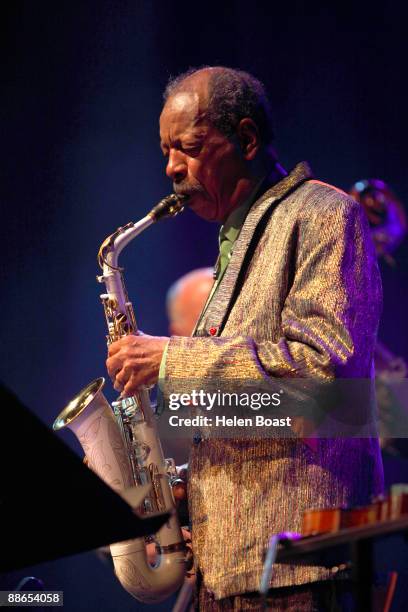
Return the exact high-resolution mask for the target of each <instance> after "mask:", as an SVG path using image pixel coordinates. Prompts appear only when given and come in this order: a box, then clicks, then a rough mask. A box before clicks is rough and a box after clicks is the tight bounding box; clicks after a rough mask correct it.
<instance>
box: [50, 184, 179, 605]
mask: <svg viewBox="0 0 408 612" xmlns="http://www.w3.org/2000/svg"><path fill="white" fill-rule="evenodd" d="M182 209H183V198H182V197H179V196H176V195H174V194H172V195H170V196H167V198H164V199H163V200H162V201H161V202H159V204H158V205H157V206H155V207H154V208H153V209H152V210H151V211H150V212H149V214H148V215H146V217H144V218H143V219H141V220H140V221H138V222H137V223H128V224H127V225H125V226H124V227H120V228H119V229H118V230H116V232H114V233H113V234H112V235H111V236H109V237H108V238H107V239H106V240H105V241H104V242H103V244H102V245H101V248H100V250H99V254H98V262H99V265H100V267H101V268H102V275H101V276H99V277H97V280H98V281H99V282H101V283H104V284H105V287H106V293H104V294H102V295H101V301H102V305H103V308H104V311H105V317H106V323H107V327H108V335H107V341H108V344H110V343H111V342H114V341H116V340H118V339H120V338H122V337H123V336H125V335H128V334H132V333H137V325H136V318H135V315H134V311H133V306H132V304H131V302H130V301H129V298H128V295H127V291H126V287H125V284H124V280H123V270H122V269H121V268H120V267H119V266H118V258H119V254H120V253H121V251H122V250H123V249H124V248H125V246H127V244H128V243H129V242H130V241H131V240H133V239H134V238H135V237H136V236H137V235H138V234H140V233H141V232H143V231H144V230H145V229H147V228H148V227H149V226H150V225H152V224H153V223H154V222H155V221H157V220H159V219H161V218H164V217H167V216H174V215H176V214H177V213H178V212H180V211H181V210H182ZM103 385H104V379H103V378H99V379H97V380H95V381H93V382H92V383H90V384H89V385H88V386H87V387H86V388H85V389H83V390H82V391H81V392H80V393H79V394H78V395H77V396H76V397H75V398H74V399H73V400H72V401H71V402H70V403H69V404H68V406H67V407H66V408H65V409H64V410H63V411H62V412H61V413H60V415H59V416H58V417H57V419H56V420H55V422H54V425H53V427H54V429H55V430H59V429H61V428H63V427H69V428H70V429H71V430H72V431H73V432H74V433H75V435H76V436H77V438H78V440H79V442H80V443H81V446H82V448H83V450H84V452H85V455H86V456H87V459H88V465H89V467H90V468H91V469H93V470H94V471H95V472H96V474H98V476H99V477H100V478H102V479H103V480H104V481H105V482H106V483H107V484H108V485H109V486H111V487H112V488H113V489H114V490H116V491H117V492H118V493H120V492H121V491H123V490H125V489H128V488H130V487H132V486H142V485H150V492H149V493H148V495H147V497H146V498H145V499H144V501H143V503H142V507H141V508H140V509H139V510H140V512H141V514H148V513H151V512H170V513H171V517H170V519H169V520H168V521H167V523H166V524H165V525H164V526H163V527H162V528H161V529H160V530H159V531H158V533H157V534H156V536H155V540H156V542H157V544H158V547H159V549H160V553H159V557H158V562H157V563H156V565H155V566H154V567H152V566H151V565H150V564H149V562H148V560H147V557H146V547H145V540H144V538H135V539H133V540H128V541H125V542H120V543H118V544H112V545H111V547H110V548H111V554H112V559H113V563H114V568H115V573H116V575H117V577H118V579H119V581H120V582H121V584H122V586H123V587H124V588H125V589H126V590H127V591H128V592H129V593H130V594H131V595H133V596H134V597H136V599H139V600H140V601H144V602H146V603H155V602H159V601H162V600H163V599H165V598H166V597H168V596H169V595H170V594H171V593H173V592H174V591H175V590H176V589H177V588H178V587H179V586H180V585H181V584H182V583H183V580H184V575H185V551H184V543H183V537H182V534H181V529H180V525H179V522H178V519H177V515H176V512H175V503H174V498H173V493H172V490H171V484H170V480H171V479H175V478H177V472H176V469H175V465H174V462H171V461H170V462H169V460H165V459H164V455H163V451H162V447H161V443H160V439H159V437H158V434H157V429H156V418H155V415H154V413H153V409H152V406H151V402H150V397H149V391H148V389H147V388H145V387H141V388H139V389H138V390H137V392H136V393H135V395H134V396H132V397H126V398H119V399H118V400H117V401H116V402H113V404H112V406H113V411H112V409H111V407H110V406H109V404H108V402H107V400H106V399H105V397H104V395H103V393H102V387H103Z"/></svg>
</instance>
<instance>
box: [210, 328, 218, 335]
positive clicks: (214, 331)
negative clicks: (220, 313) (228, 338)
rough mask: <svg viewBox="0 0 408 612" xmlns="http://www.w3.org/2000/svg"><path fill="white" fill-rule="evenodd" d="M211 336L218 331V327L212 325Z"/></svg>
mask: <svg viewBox="0 0 408 612" xmlns="http://www.w3.org/2000/svg"><path fill="white" fill-rule="evenodd" d="M209 331H210V336H215V334H216V333H217V328H216V327H210V330H209Z"/></svg>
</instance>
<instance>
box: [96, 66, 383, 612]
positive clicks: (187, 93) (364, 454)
mask: <svg viewBox="0 0 408 612" xmlns="http://www.w3.org/2000/svg"><path fill="white" fill-rule="evenodd" d="M270 116H271V113H270V105H269V101H268V99H267V97H266V94H265V91H264V88H263V86H262V85H261V83H260V82H259V81H257V80H256V79H255V78H254V77H252V76H251V75H249V74H247V73H245V72H241V71H237V70H232V69H229V68H223V67H214V68H203V69H200V70H193V71H189V72H188V73H185V74H183V75H181V76H180V77H178V78H176V79H174V80H173V81H171V82H170V83H169V85H168V87H167V89H166V92H165V102H164V107H163V110H162V113H161V116H160V138H161V149H162V152H163V155H164V156H165V158H166V163H167V166H166V173H167V176H168V177H169V178H170V179H171V180H172V182H173V187H174V191H175V192H176V193H178V194H185V195H187V196H188V197H189V206H190V207H191V208H192V210H193V211H194V212H196V213H197V214H198V215H200V216H201V217H203V218H204V219H206V220H208V221H215V222H218V223H220V224H222V227H221V231H220V257H219V261H218V264H217V274H216V276H217V278H216V281H215V283H214V287H213V289H212V292H211V294H210V297H209V300H208V301H207V304H206V306H205V308H204V311H203V313H202V314H201V317H200V320H199V322H198V325H197V327H196V330H195V333H194V335H193V337H191V338H183V337H179V336H172V337H171V338H170V339H169V338H164V337H152V336H149V335H144V336H126V337H124V338H122V339H121V340H119V341H118V342H115V343H113V344H112V345H111V346H110V347H109V357H108V360H107V368H108V372H109V374H110V376H111V377H112V379H113V381H114V385H115V388H116V389H117V390H118V391H121V392H123V393H124V394H126V395H131V394H132V393H133V392H134V391H135V389H137V387H139V386H140V385H143V384H154V383H156V382H157V381H158V378H159V371H160V369H161V372H162V374H163V380H164V382H165V383H166V381H171V382H172V384H174V382H175V381H177V380H182V379H186V378H188V377H190V378H191V379H194V378H202V379H203V380H204V379H206V380H208V379H211V378H214V379H218V380H221V381H222V380H228V381H231V380H235V379H237V380H239V379H244V378H247V379H253V380H259V379H260V378H261V379H264V380H265V379H269V380H273V379H280V380H288V379H293V378H300V379H306V378H308V379H319V380H330V381H331V380H334V379H336V378H367V379H369V378H370V377H371V375H372V361H373V351H374V345H375V338H376V331H377V325H378V320H379V311H380V302H381V289H380V280H379V275H378V270H377V263H376V258H375V255H374V252H373V248H372V244H371V242H370V238H369V233H368V227H367V222H366V219H365V217H364V212H363V211H362V210H361V208H360V206H359V205H358V204H357V203H356V202H354V201H353V200H352V199H351V198H350V197H349V196H347V195H346V194H345V193H343V192H342V191H340V190H339V189H336V188H334V187H332V186H330V185H327V184H324V183H322V182H320V181H317V180H314V179H313V176H312V174H311V171H310V168H309V167H308V165H307V164H306V163H300V164H298V165H297V166H296V167H295V168H294V169H293V170H292V171H290V172H286V171H285V170H284V168H283V167H282V166H281V165H280V164H279V162H278V160H277V156H276V153H275V150H274V148H273V145H272V143H273V137H274V134H273V129H272V126H271V118H270ZM164 387H165V386H164ZM381 489H382V466H381V460H380V455H379V447H378V441H377V440H376V439H373V438H368V437H367V438H364V439H363V438H339V439H335V438H333V439H316V440H315V441H314V444H308V443H307V440H303V439H293V438H292V439H265V438H259V439H258V440H252V442H245V443H244V442H243V441H242V440H235V439H224V440H220V439H211V438H209V439H206V438H200V436H196V437H195V439H194V444H193V448H192V452H191V456H190V474H189V495H190V514H191V525H192V541H193V550H194V555H195V561H196V566H197V571H198V581H197V582H198V592H197V598H196V601H197V607H198V609H200V610H211V611H216V610H241V609H245V610H247V609H248V610H257V609H259V600H258V599H257V596H256V592H257V590H258V587H259V582H260V577H261V572H262V563H263V554H264V552H265V549H266V546H267V541H268V537H269V536H270V535H271V534H272V533H278V532H281V531H286V530H290V531H300V528H301V518H302V513H303V511H304V510H306V509H307V508H310V507H334V506H340V505H341V506H352V505H357V504H364V503H366V502H368V501H369V498H370V496H371V495H375V494H378V493H380V492H381ZM330 578H332V576H331V574H330V572H329V571H328V570H325V569H324V568H319V567H310V566H283V565H277V566H275V569H274V574H273V578H272V582H271V590H270V598H269V603H270V605H271V606H272V608H273V609H274V610H279V609H285V610H296V612H299V611H300V610H315V609H330V607H328V606H329V605H331V604H328V603H327V602H328V601H329V600H330V601H331V599H332V598H335V599H336V601H337V602H339V601H341V599H342V597H343V595H347V590H348V581H347V579H345V580H337V581H336V582H334V581H333V580H330Z"/></svg>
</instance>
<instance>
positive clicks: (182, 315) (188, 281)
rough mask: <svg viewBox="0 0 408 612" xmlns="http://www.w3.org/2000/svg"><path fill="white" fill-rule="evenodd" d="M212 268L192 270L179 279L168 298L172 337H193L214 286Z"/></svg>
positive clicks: (168, 293)
mask: <svg viewBox="0 0 408 612" xmlns="http://www.w3.org/2000/svg"><path fill="white" fill-rule="evenodd" d="M213 283H214V279H213V270H212V268H199V269H197V270H192V271H191V272H189V273H188V274H185V275H184V276H182V277H181V278H179V279H178V280H177V281H176V282H175V283H174V284H173V285H172V286H171V287H170V289H169V290H168V292H167V298H166V306H167V315H168V318H169V331H170V334H171V335H172V336H191V334H192V332H193V329H194V327H195V324H196V323H197V321H198V317H199V316H200V313H201V311H202V309H203V308H204V305H205V303H206V301H207V298H208V296H209V294H210V291H211V287H212V286H213Z"/></svg>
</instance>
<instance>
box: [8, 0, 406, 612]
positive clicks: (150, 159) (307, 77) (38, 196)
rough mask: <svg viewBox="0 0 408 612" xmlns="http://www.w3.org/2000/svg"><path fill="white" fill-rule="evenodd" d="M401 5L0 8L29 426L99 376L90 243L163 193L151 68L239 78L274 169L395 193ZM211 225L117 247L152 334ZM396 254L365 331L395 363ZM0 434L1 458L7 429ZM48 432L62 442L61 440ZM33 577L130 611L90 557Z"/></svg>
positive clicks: (78, 601) (15, 327)
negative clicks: (304, 169) (251, 82)
mask: <svg viewBox="0 0 408 612" xmlns="http://www.w3.org/2000/svg"><path fill="white" fill-rule="evenodd" d="M402 9H403V3H402V2H401V3H397V2H388V3H370V5H369V6H367V8H363V7H362V6H357V3H355V5H353V4H352V3H350V4H348V3H347V2H346V3H345V2H335V3H327V6H324V7H322V6H320V5H319V4H314V3H307V5H306V3H296V2H291V3H287V5H286V6H284V5H280V4H278V3H275V2H267V3H265V4H261V3H257V2H242V1H236V2H217V3H211V2H210V3H205V4H204V3H203V4H201V5H199V4H194V3H190V4H188V3H186V2H166V1H159V0H156V1H152V2H147V1H145V2H141V1H133V2H132V1H130V0H128V1H118V0H115V1H110V2H109V1H107V0H100V1H98V2H93V1H90V0H84V1H83V2H80V1H78V0H75V1H73V2H68V1H66V2H64V1H60V2H51V1H48V0H42V1H38V2H37V1H34V0H32V1H25V2H24V1H15V2H8V3H2V8H1V15H0V17H1V28H2V33H1V39H0V45H1V56H0V57H1V60H2V76H3V78H2V81H3V93H2V96H1V102H2V104H1V109H2V110H1V113H2V119H3V121H2V127H1V149H2V162H1V175H2V180H1V183H0V188H1V205H2V213H1V218H2V248H1V257H0V265H1V269H2V291H1V313H2V325H1V330H2V341H1V346H2V351H3V357H2V367H1V372H0V378H1V379H2V380H3V382H5V383H6V384H7V385H8V386H9V387H10V388H11V389H13V390H14V391H15V392H16V393H17V394H18V395H19V397H20V398H21V399H22V400H23V401H24V402H25V403H26V404H27V405H28V406H30V408H31V409H32V410H33V411H34V412H35V413H36V414H37V415H38V416H39V417H40V418H41V419H42V420H43V421H45V422H46V423H47V424H51V423H52V421H53V419H54V417H55V415H56V414H57V412H59V410H60V409H61V408H62V407H63V406H64V405H65V404H66V402H67V401H68V400H69V399H70V398H71V397H72V395H73V394H75V393H76V392H77V391H78V390H79V389H80V388H81V387H83V386H84V385H85V384H87V383H88V382H89V381H90V380H91V379H92V378H95V377H97V376H100V375H103V374H104V372H105V370H104V360H105V353H106V347H105V338H104V336H105V333H106V330H105V323H104V318H103V313H102V309H101V306H100V304H99V303H98V295H99V293H100V292H102V290H103V288H102V287H101V286H98V285H97V284H96V282H95V275H96V274H97V273H98V268H97V265H96V254H97V251H98V248H99V245H100V243H101V242H102V240H103V238H104V237H105V236H106V235H107V234H109V233H111V232H112V231H113V230H114V229H115V228H116V227H117V226H118V225H121V224H124V223H126V222H128V221H130V220H137V219H139V218H140V217H142V216H143V215H144V214H145V212H146V211H147V210H149V209H150V208H151V207H152V206H153V205H154V204H155V203H156V202H157V201H158V200H159V199H160V198H161V197H162V196H163V195H165V194H167V193H169V192H170V191H171V184H170V182H169V181H168V179H166V177H165V175H164V160H163V158H162V156H161V152H160V150H159V146H158V116H159V114H160V109H161V95H162V90H163V88H164V86H165V84H166V81H167V79H168V77H169V76H170V75H175V74H177V73H178V72H180V71H183V70H185V69H187V68H189V67H190V66H201V65H204V64H210V65H216V64H221V65H227V66H232V67H238V68H241V69H244V70H248V71H250V72H253V73H254V74H255V75H256V76H258V78H260V79H261V80H262V81H263V82H264V83H265V85H266V87H267V89H268V91H269V93H270V96H271V100H272V103H273V108H274V117H275V126H276V132H277V148H278V151H279V153H280V157H281V161H282V163H283V165H284V166H286V167H287V168H288V169H290V168H291V167H293V166H294V165H295V164H296V163H297V162H298V161H300V160H301V159H307V160H308V161H309V162H310V163H311V165H312V168H313V170H314V172H315V175H316V176H317V178H319V179H321V180H323V181H327V182H329V183H333V184H335V185H337V186H339V187H341V188H343V189H347V188H348V187H349V186H350V185H351V184H352V183H353V182H354V181H356V180H358V179H360V178H369V177H379V178H382V179H384V180H385V181H387V182H388V183H389V184H390V185H391V186H392V187H393V188H394V189H395V191H396V192H397V194H399V196H400V198H401V200H402V201H403V202H405V203H406V202H407V199H408V190H407V181H406V156H405V144H406V128H405V122H406V108H407V99H406V95H405V92H404V88H403V83H404V79H405V77H406V61H405V60H406V49H405V48H404V46H403V45H404V40H405V38H406V33H405V21H404V18H403V10H402ZM217 229H218V228H217V227H216V226H215V225H212V226H210V225H208V224H206V223H204V222H202V221H201V220H199V219H197V218H195V217H194V215H193V214H192V213H190V212H186V213H185V214H184V215H182V216H180V217H178V218H177V219H175V220H169V221H167V222H165V223H163V224H162V225H158V226H156V227H153V228H151V229H150V230H148V232H146V233H145V234H144V235H143V236H141V237H140V238H138V239H136V240H135V242H133V243H132V244H131V246H130V247H128V249H127V250H126V252H125V253H124V254H123V257H122V259H121V262H122V264H123V265H124V266H125V267H126V273H125V277H126V284H127V288H128V291H129V295H130V297H131V299H132V301H133V303H134V307H135V312H136V316H137V319H138V322H139V325H140V327H141V328H142V329H143V330H144V331H146V332H148V333H153V334H164V333H166V325H167V323H166V316H165V309H164V299H165V294H166V291H167V289H168V287H169V285H170V284H171V283H172V282H173V281H174V280H175V279H176V278H177V277H179V276H180V275H181V274H183V273H185V272H187V271H189V270H191V269H192V268H194V267H198V266H206V265H212V264H213V262H214V260H215V257H216V253H217ZM396 259H397V266H396V267H395V268H390V267H386V266H383V282H384V293H385V297H384V312H383V319H382V323H381V330H380V336H381V338H382V339H383V341H384V342H385V343H386V344H387V345H388V346H389V347H390V348H391V349H392V350H393V351H394V352H395V353H396V354H399V355H403V356H405V357H408V345H407V325H406V306H407V302H408V299H407V280H408V279H407V266H406V263H407V260H408V245H407V243H405V244H404V245H402V246H401V247H400V249H399V251H398V253H397V254H396ZM107 394H108V396H109V397H110V398H112V397H113V395H112V392H111V391H108V393H107ZM2 408H3V409H5V410H6V409H7V407H6V406H4V407H2ZM8 434H9V435H12V436H15V438H16V452H19V448H18V423H16V431H15V432H8ZM64 439H65V440H66V441H67V442H68V443H69V444H71V445H72V446H73V447H75V448H78V447H77V446H75V443H74V442H73V440H72V438H71V436H70V435H69V434H66V435H64ZM21 478H22V482H23V481H24V475H22V476H21ZM37 573H40V574H41V575H42V576H43V578H44V579H45V581H46V584H47V586H48V588H56V589H57V588H58V589H64V590H65V592H66V606H65V609H66V610H91V609H96V608H97V607H98V609H100V610H116V609H119V608H121V609H122V610H137V609H142V606H141V605H140V604H138V603H137V602H135V601H133V600H132V599H131V598H130V597H128V596H127V595H126V594H125V593H122V591H121V589H120V587H118V586H117V585H116V584H115V583H114V579H113V578H112V576H111V572H110V570H109V568H108V567H105V566H103V565H102V564H101V563H100V562H99V561H98V560H97V559H96V557H95V556H94V555H93V553H90V554H89V555H82V556H81V557H78V558H76V559H68V560H66V561H60V562H59V563H57V564H53V565H50V566H41V568H39V569H38V570H37ZM19 575H20V574H19ZM21 575H24V573H22V574H21ZM14 579H15V577H14V576H10V577H8V580H9V582H10V586H14V584H13V580H14ZM89 585H90V586H89ZM0 586H1V585H0ZM85 600H86V601H85ZM168 608H169V606H167V607H166V605H165V606H164V607H163V609H168ZM151 609H154V608H151Z"/></svg>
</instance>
